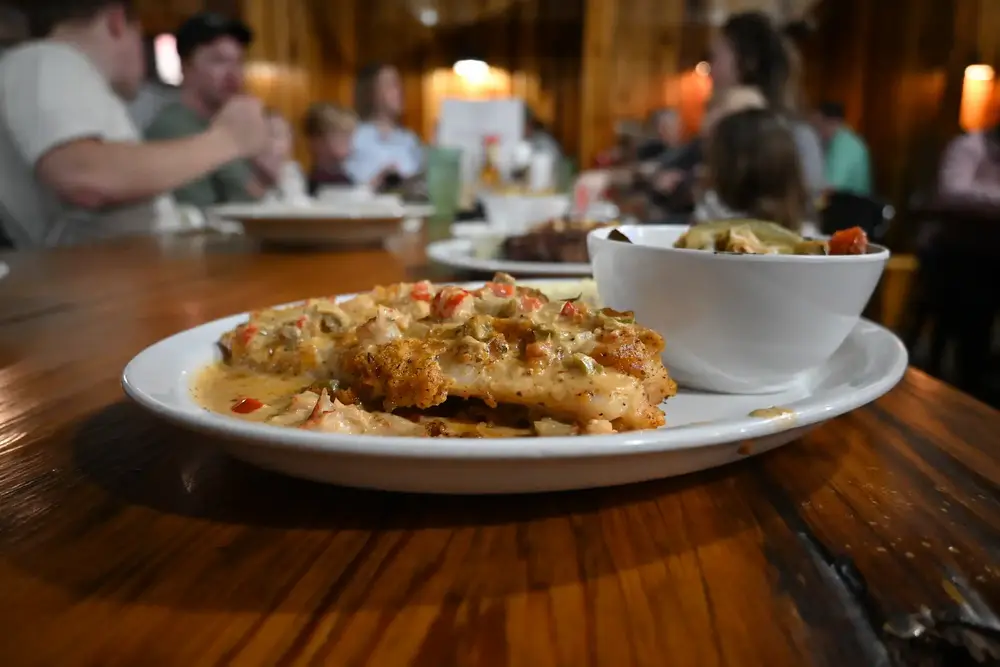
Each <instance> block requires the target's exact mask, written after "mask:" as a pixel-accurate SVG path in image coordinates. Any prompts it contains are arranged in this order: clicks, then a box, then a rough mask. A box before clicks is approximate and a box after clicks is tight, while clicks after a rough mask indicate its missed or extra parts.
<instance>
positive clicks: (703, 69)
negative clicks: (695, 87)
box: [694, 60, 712, 76]
mask: <svg viewBox="0 0 1000 667" xmlns="http://www.w3.org/2000/svg"><path fill="white" fill-rule="evenodd" d="M694 73H695V74H697V75H698V76H708V75H710V74H711V73H712V66H711V65H709V64H708V63H707V62H705V61H704V60H702V61H701V62H700V63H698V64H697V65H695V66H694Z"/></svg>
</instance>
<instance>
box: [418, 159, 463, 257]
mask: <svg viewBox="0 0 1000 667" xmlns="http://www.w3.org/2000/svg"><path fill="white" fill-rule="evenodd" d="M461 164H462V151H461V149H458V148H442V147H433V148H430V149H428V151H427V196H428V198H429V199H430V202H431V205H432V206H433V207H434V214H433V215H432V216H431V217H430V218H429V219H428V221H427V222H428V225H427V237H428V240H430V241H436V240H439V239H443V238H448V236H449V235H450V230H451V223H452V221H454V219H455V213H456V212H457V211H458V198H459V194H460V191H461V186H462V169H461Z"/></svg>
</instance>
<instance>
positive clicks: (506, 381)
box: [222, 276, 676, 432]
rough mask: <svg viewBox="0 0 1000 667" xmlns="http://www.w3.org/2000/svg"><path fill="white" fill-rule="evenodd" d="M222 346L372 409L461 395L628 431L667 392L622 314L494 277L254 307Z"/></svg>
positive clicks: (640, 330)
mask: <svg viewBox="0 0 1000 667" xmlns="http://www.w3.org/2000/svg"><path fill="white" fill-rule="evenodd" d="M222 345H223V347H224V348H225V349H227V351H228V354H229V363H233V364H238V365H243V366H246V367H248V368H253V369H257V370H262V371H266V372H272V373H273V372H279V373H296V374H297V373H303V372H307V373H311V374H312V375H313V376H314V377H317V378H320V379H329V380H333V381H334V382H335V390H336V391H338V392H339V396H338V399H339V400H341V401H345V400H346V401H348V402H350V401H357V402H359V403H361V404H363V405H365V406H367V407H370V408H372V409H376V410H381V411H384V412H392V411H393V410H396V409H397V408H419V409H428V408H431V407H434V406H438V405H440V404H442V403H444V401H445V400H447V399H448V398H449V397H461V398H471V399H479V400H482V401H483V402H484V403H486V404H487V405H490V406H496V405H498V404H512V405H520V406H525V407H527V408H529V409H530V410H531V411H532V415H533V417H534V418H537V419H541V418H551V419H556V420H559V421H561V422H568V423H575V424H579V425H581V426H586V430H588V431H589V432H595V431H596V432H600V431H602V430H606V431H610V430H612V429H614V430H636V429H646V428H656V427H658V426H661V425H663V423H664V418H663V412H662V411H661V410H660V409H659V407H658V405H659V404H660V403H661V402H662V401H663V400H664V399H665V398H667V397H669V396H672V395H673V394H674V393H676V385H675V384H674V382H673V381H672V380H671V379H670V378H669V376H668V375H667V372H666V370H665V369H664V368H663V365H662V363H661V361H660V353H661V352H662V349H663V339H662V338H661V337H660V336H659V334H657V333H655V332H653V331H651V330H649V329H646V328H644V327H641V326H639V325H636V324H635V322H634V321H633V318H632V315H631V313H616V312H614V311H610V310H608V309H604V310H593V309H591V308H590V307H588V306H587V305H586V304H584V303H582V302H580V301H576V300H570V301H557V302H549V301H548V300H547V299H546V298H545V297H544V295H542V294H540V293H538V292H536V291H534V290H527V289H524V288H519V287H517V286H516V285H514V284H513V280H512V279H509V278H508V277H506V276H499V277H498V279H497V280H495V281H494V282H491V283H487V284H486V285H485V286H484V287H483V288H482V289H478V290H475V291H467V290H464V289H462V288H459V287H455V286H444V287H435V286H432V285H429V284H427V283H417V284H415V285H405V284H404V285H394V286H392V287H390V288H386V289H383V290H376V291H375V292H373V293H371V294H369V295H364V296H362V297H358V298H357V299H355V300H353V301H351V302H345V303H342V304H332V303H329V302H324V301H322V300H320V301H317V302H312V303H310V304H305V305H303V306H299V307H296V308H295V309H283V310H278V311H265V312H262V313H260V314H256V315H255V316H253V317H251V319H250V322H248V323H247V324H246V325H241V327H237V328H236V329H235V330H234V331H232V332H229V333H228V334H226V335H225V336H223V340H222ZM602 424H606V427H602Z"/></svg>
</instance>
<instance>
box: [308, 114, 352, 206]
mask: <svg viewBox="0 0 1000 667" xmlns="http://www.w3.org/2000/svg"><path fill="white" fill-rule="evenodd" d="M357 124H358V118H357V116H356V115H355V114H354V112H353V111H350V110H348V109H345V108H343V107H339V106H337V105H335V104H329V103H327V102H320V103H318V104H314V105H313V106H311V107H310V108H309V111H308V112H307V113H306V118H305V132H306V137H307V138H308V140H309V152H310V153H311V155H312V163H313V164H312V170H311V171H310V172H309V183H308V184H309V194H310V195H312V196H316V193H317V191H318V190H320V189H321V188H322V187H323V186H325V185H353V181H352V180H351V177H350V176H349V175H348V174H347V172H346V171H345V169H344V163H345V162H346V161H347V158H348V157H349V156H350V155H351V146H352V142H353V138H354V129H355V128H356V127H357Z"/></svg>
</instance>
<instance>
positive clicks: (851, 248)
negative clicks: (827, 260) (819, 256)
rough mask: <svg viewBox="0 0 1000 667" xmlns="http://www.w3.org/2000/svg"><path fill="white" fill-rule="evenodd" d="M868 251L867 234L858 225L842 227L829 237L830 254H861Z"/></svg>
mask: <svg viewBox="0 0 1000 667" xmlns="http://www.w3.org/2000/svg"><path fill="white" fill-rule="evenodd" d="M866 252H868V235H867V234H865V230H863V229H861V228H860V227H851V228H850V229H843V230H841V231H839V232H837V233H835V234H834V235H833V236H831V237H830V254H831V255H863V254H865V253H866Z"/></svg>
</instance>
